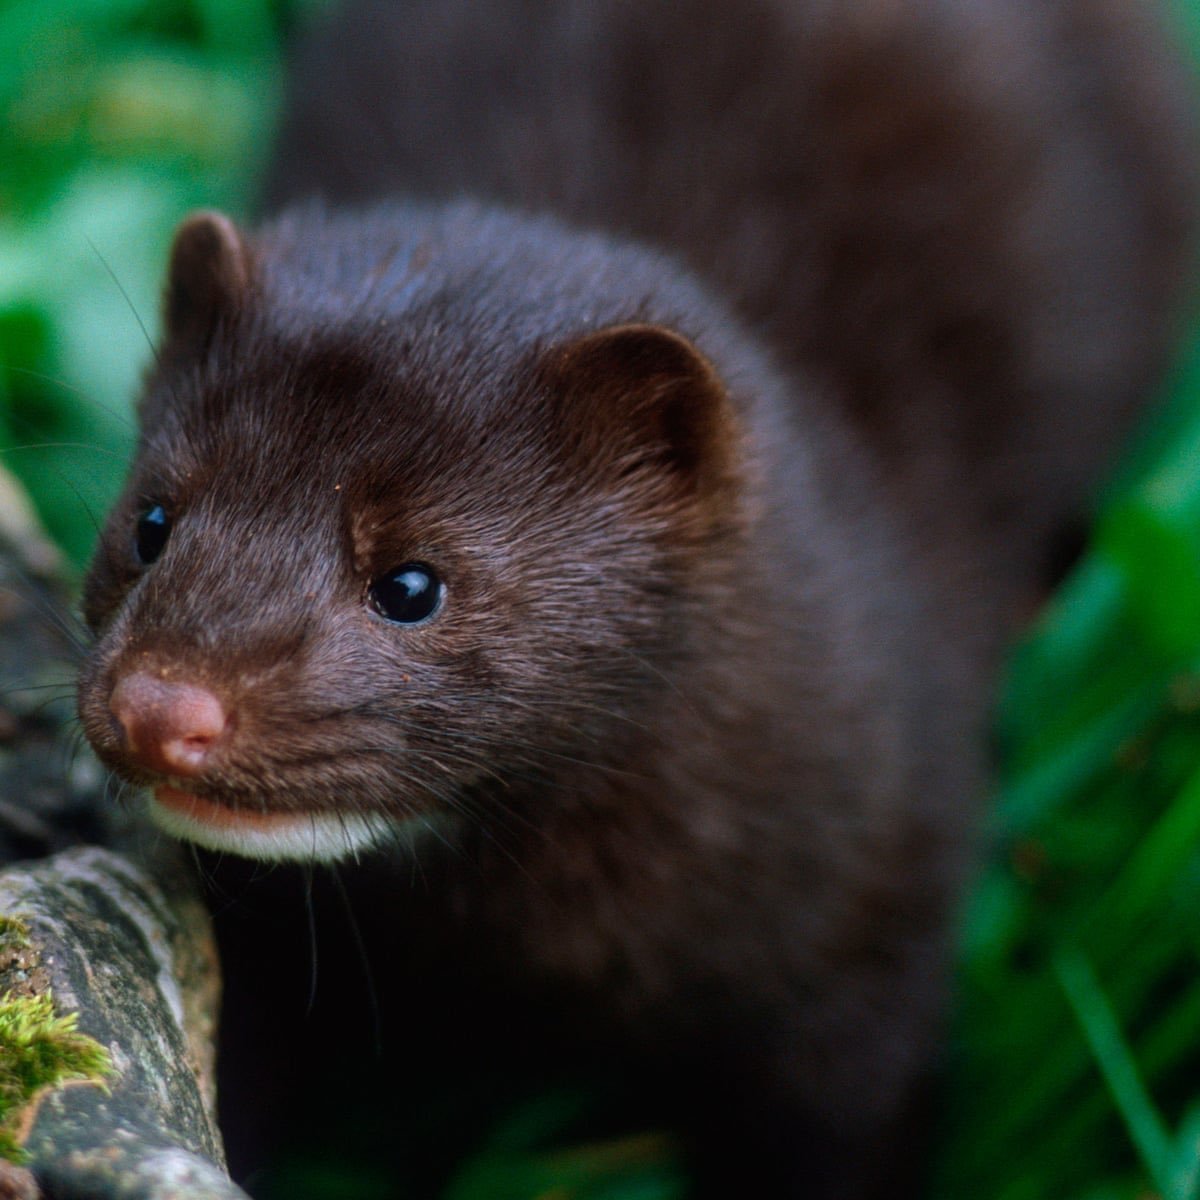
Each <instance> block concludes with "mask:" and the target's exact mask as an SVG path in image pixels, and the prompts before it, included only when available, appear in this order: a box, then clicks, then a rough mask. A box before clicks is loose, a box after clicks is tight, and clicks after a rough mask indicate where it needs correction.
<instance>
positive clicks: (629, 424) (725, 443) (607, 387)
mask: <svg viewBox="0 0 1200 1200" xmlns="http://www.w3.org/2000/svg"><path fill="white" fill-rule="evenodd" d="M547 366H548V368H549V375H550V382H551V386H552V387H553V388H554V389H555V390H556V392H557V394H558V398H559V404H558V407H557V411H558V413H559V430H558V432H559V434H560V435H565V438H566V443H567V444H568V445H570V446H571V447H572V448H573V449H574V451H575V452H576V453H577V454H578V455H579V460H580V464H581V467H583V468H584V469H586V468H587V467H589V466H591V467H595V466H599V467H601V468H603V469H604V470H605V471H606V472H612V471H614V470H615V471H616V472H617V473H619V475H620V476H621V477H623V478H627V479H628V480H629V481H630V483H631V484H632V483H634V482H635V481H637V480H638V478H639V477H640V479H641V481H644V483H645V484H646V485H647V486H648V487H650V488H652V489H654V490H658V491H661V489H662V485H664V484H665V485H667V486H668V487H669V488H670V490H671V491H672V492H674V493H675V494H676V495H679V496H687V497H690V498H692V499H696V500H706V499H715V498H717V497H718V496H722V495H724V494H726V493H727V492H728V491H729V489H730V488H731V487H733V486H734V484H735V468H734V464H735V461H736V459H737V445H736V443H737V423H736V422H735V421H734V418H733V413H732V410H731V407H730V402H729V397H728V395H727V394H726V391H725V387H724V385H723V384H722V382H721V380H720V378H719V377H718V376H717V373H716V371H715V370H714V369H713V367H712V364H711V363H709V361H708V360H707V359H706V358H705V357H704V356H703V355H702V354H701V353H700V351H699V350H697V349H696V347H695V346H694V345H693V344H692V343H691V342H690V341H689V340H688V339H687V338H685V337H683V336H681V335H680V334H678V333H675V332H674V331H673V330H670V329H666V328H664V327H662V326H660V325H641V324H635V325H614V326H610V327H609V328H607V329H602V330H599V331H598V332H596V333H589V334H585V335H584V336H583V337H580V338H578V339H576V340H574V341H572V342H568V343H567V344H566V345H564V346H560V347H558V348H557V349H556V350H554V351H552V352H551V354H550V356H549V361H548V363H547Z"/></svg>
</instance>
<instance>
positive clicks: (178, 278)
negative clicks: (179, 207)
mask: <svg viewBox="0 0 1200 1200" xmlns="http://www.w3.org/2000/svg"><path fill="white" fill-rule="evenodd" d="M250 273H251V260H250V251H249V248H248V246H247V245H246V241H245V239H244V238H243V237H242V234H241V231H240V230H239V229H238V227H237V226H236V225H235V224H234V223H233V222H232V221H231V220H230V219H229V218H228V217H227V216H225V215H224V213H219V212H196V213H192V215H191V216H189V217H187V218H185V220H184V222H183V224H182V225H180V226H179V228H178V229H177V230H176V231H175V241H174V242H173V243H172V246H171V262H170V267H169V268H168V270H167V287H166V295H165V297H164V300H163V323H164V327H165V330H166V337H167V342H168V344H174V345H176V346H180V347H183V348H186V349H189V350H202V349H203V348H204V346H205V345H207V343H208V340H209V338H210V336H211V335H212V331H213V327H214V326H215V325H216V323H217V320H218V318H219V317H220V316H221V315H222V314H224V313H229V312H232V311H236V309H237V308H238V307H240V306H241V304H242V302H243V300H244V298H245V295H246V292H247V290H248V288H249V286H250Z"/></svg>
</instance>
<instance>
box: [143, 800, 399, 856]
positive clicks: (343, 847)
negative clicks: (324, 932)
mask: <svg viewBox="0 0 1200 1200" xmlns="http://www.w3.org/2000/svg"><path fill="white" fill-rule="evenodd" d="M149 807H150V816H151V818H152V819H153V821H154V823H155V824H156V825H157V826H158V827H159V828H160V829H162V830H163V831H164V832H166V833H169V834H170V835H171V836H172V837H177V838H181V839H182V840H184V841H187V842H194V843H195V844H196V845H197V846H203V847H204V848H205V849H206V850H223V851H225V852H227V853H229V854H238V855H241V856H242V857H243V858H256V859H261V860H263V861H267V862H337V861H338V860H339V859H344V858H351V857H354V856H355V855H357V854H359V853H360V852H361V851H364V850H369V849H370V848H371V847H373V846H377V845H379V844H380V843H382V842H386V841H389V840H392V839H394V838H395V836H396V832H397V830H396V824H395V823H393V822H392V821H391V820H389V819H388V818H387V817H385V816H382V815H380V814H370V815H364V814H358V813H301V814H297V815H291V814H286V813H280V814H277V815H274V814H273V815H271V816H270V818H269V819H266V820H264V819H263V817H262V816H261V815H257V814H256V818H257V819H255V820H254V821H252V822H251V821H247V822H245V823H239V822H236V821H234V822H230V823H228V824H223V825H214V824H212V823H211V822H209V821H205V820H201V819H200V818H198V817H193V816H188V815H187V813H185V812H183V811H181V810H180V809H178V808H175V807H171V808H168V807H166V806H165V805H162V804H160V803H159V802H158V801H157V800H156V799H155V798H154V797H153V796H151V797H150V805H149Z"/></svg>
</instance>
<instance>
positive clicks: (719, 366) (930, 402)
mask: <svg viewBox="0 0 1200 1200" xmlns="http://www.w3.org/2000/svg"><path fill="white" fill-rule="evenodd" d="M1193 132H1194V131H1193V125H1192V121H1191V111H1190V106H1189V103H1188V97H1187V94H1186V88H1185V82H1184V79H1183V76H1182V73H1181V72H1180V70H1179V69H1178V67H1177V66H1176V64H1175V63H1174V62H1173V61H1172V60H1171V58H1170V55H1169V54H1168V53H1167V52H1166V50H1165V49H1164V46H1163V44H1162V37H1161V34H1160V32H1159V30H1158V29H1157V26H1156V23H1155V21H1154V19H1153V14H1152V13H1151V12H1150V11H1149V10H1148V8H1147V7H1146V6H1145V5H1140V4H1135V3H1129V2H1128V0H1123V2H1122V3H1115V2H1109V0H1057V2H1054V3H1046V4H1039V5H1027V4H1024V3H1018V2H1017V0H991V2H989V3H970V4H964V3H959V2H953V3H952V2H950V0H945V2H942V0H922V2H921V3H913V4H891V3H882V2H879V3H876V2H874V0H872V2H870V3H862V4H855V5H839V4H830V3H825V2H820V0H810V2H808V3H798V2H793V3H782V2H768V0H748V2H747V3H745V4H743V5H740V6H736V7H735V6H731V5H730V4H727V3H725V4H717V3H714V2H713V0H684V2H683V3H675V4H666V3H657V2H650V0H639V2H637V3H630V2H624V0H592V2H589V3H584V2H582V0H566V2H559V3H554V4H550V3H545V2H539V0H519V2H518V0H507V2H505V3H500V4H489V5H488V6H487V8H486V12H485V11H484V10H482V9H481V8H480V6H478V5H471V4H468V3H466V2H465V0H437V2H436V3H434V2H428V3H425V2H414V3H383V2H382V0H376V2H373V3H366V2H360V3H355V4H351V5H349V6H348V7H347V8H345V9H344V10H341V11H340V12H338V13H336V14H335V15H334V16H333V17H332V18H330V19H329V21H328V22H327V23H326V25H325V26H324V27H322V28H321V29H319V30H318V31H317V32H316V33H314V35H313V37H312V38H311V40H310V41H309V42H308V43H307V45H306V46H305V47H304V48H302V49H301V51H300V54H299V56H298V58H297V64H296V67H295V69H294V72H293V83H292V90H291V100H290V102H289V105H288V109H287V115H286V118H285V122H284V129H283V133H282V136H281V141H280V148H279V151H278V155H277V158H276V162H275V166H274V168H273V171H272V173H271V175H270V179H269V183H268V188H267V191H268V196H269V207H270V208H271V209H272V210H275V209H279V210H280V211H279V215H277V216H275V217H273V218H271V219H270V220H268V221H267V222H266V223H265V224H264V225H262V226H261V227H260V228H259V229H258V230H257V231H256V232H254V233H253V234H245V233H243V232H241V231H239V230H238V229H237V228H235V227H234V226H233V225H232V224H231V223H230V222H229V221H227V220H226V219H225V218H223V217H218V216H213V215H200V216H197V217H194V218H192V219H191V220H190V221H189V222H188V223H187V224H185V225H184V227H183V228H182V229H181V230H180V233H179V235H178V237H177V239H176V243H175V248H174V252H173V258H172V264H171V269H170V273H169V279H168V286H167V300H166V332H165V336H164V340H163V345H162V350H161V354H160V360H159V362H158V363H157V364H156V366H155V367H154V368H153V369H152V370H151V372H150V376H149V379H148V382H147V386H146V392H145V396H144V399H143V401H142V409H141V416H142V438H141V442H140V445H139V448H138V453H137V457H136V459H135V462H134V465H133V469H132V474H131V477H130V482H129V485H128V488H127V489H126V492H125V495H124V497H123V498H122V500H121V501H120V502H119V504H118V505H117V508H116V509H115V511H114V513H113V515H112V516H111V518H110V520H109V523H108V526H107V528H106V531H105V535H104V538H103V540H102V544H101V547H100V550H99V552H98V554H97V558H96V561H95V564H94V566H93V568H92V572H91V574H90V576H89V579H88V585H87V591H86V601H85V611H86V615H87V619H88V621H89V623H90V625H91V626H92V628H93V629H95V630H96V632H97V635H98V636H97V644H96V648H95V651H94V652H93V654H92V656H91V659H90V661H89V663H88V666H87V668H86V670H85V672H84V676H83V680H82V683H81V689H80V712H81V714H82V716H83V720H84V723H85V727H86V729H87V732H88V735H89V737H90V738H91V740H92V742H93V744H94V746H95V747H96V749H97V751H98V752H99V754H100V755H101V757H102V758H103V759H104V760H105V761H106V762H108V763H109V764H110V765H111V766H113V767H114V768H115V769H116V770H117V771H118V772H120V773H121V774H122V775H124V776H125V777H126V778H128V779H130V780H132V781H134V782H137V783H143V784H146V785H147V786H149V787H150V788H152V789H153V791H154V796H155V799H154V800H153V802H152V806H151V807H152V812H153V814H154V815H155V817H156V818H157V819H158V820H159V821H160V822H161V823H162V824H163V825H164V826H165V827H166V828H168V829H169V830H172V831H173V832H177V833H180V834H182V835H183V836H186V837H190V838H192V839H193V840H195V841H198V842H199V843H201V844H202V845H207V846H210V847H213V848H216V849H222V850H234V851H239V852H244V853H251V854H254V855H257V856H260V857H266V858H283V859H304V858H317V859H320V858H338V857H346V856H351V857H352V856H356V855H359V854H364V855H367V857H368V858H369V859H370V860H371V861H369V862H367V863H364V864H363V865H362V867H361V869H360V873H361V875H362V877H363V878H364V879H366V878H368V877H369V878H370V879H371V881H372V886H376V887H379V886H381V887H382V891H381V893H380V894H381V895H383V897H384V899H383V900H382V901H380V904H382V905H383V911H384V912H385V913H387V914H394V916H385V917H383V918H381V923H382V925H383V929H382V931H376V933H377V934H378V936H380V937H382V938H383V939H384V940H385V941H386V940H387V939H388V938H389V937H390V938H392V939H394V942H393V947H392V949H393V952H394V953H399V952H400V951H399V949H398V948H399V947H401V946H402V947H403V953H404V954H405V955H407V954H409V953H410V950H409V947H410V945H411V943H410V941H409V940H408V939H410V938H413V937H415V936H416V934H415V933H414V931H413V930H412V929H411V928H410V926H414V925H415V926H419V927H420V931H421V932H422V933H424V934H425V935H427V937H428V938H429V940H430V941H431V942H432V943H433V945H434V947H435V951H436V950H438V949H440V950H442V951H443V953H444V954H445V955H446V956H447V957H453V956H460V957H467V958H469V959H470V961H471V964H472V970H473V971H475V972H476V974H477V977H478V979H479V980H482V981H484V982H483V983H481V984H480V985H479V986H486V987H488V988H489V989H491V990H490V991H488V992H487V993H485V994H487V995H489V996H490V995H492V994H496V995H503V994H505V993H506V992H507V993H508V994H509V995H511V996H517V997H520V998H521V1001H522V1003H525V1002H526V1001H528V1003H530V1004H535V1005H536V1004H542V1005H544V1006H545V1010H544V1011H547V1012H552V1013H554V1014H555V1015H556V1018H561V1024H562V1025H563V1027H564V1028H565V1029H566V1030H567V1031H568V1033H569V1032H570V1030H571V1029H574V1030H575V1032H576V1034H577V1035H578V1033H579V1031H580V1030H586V1031H587V1035H588V1038H589V1039H591V1040H594V1041H597V1042H603V1044H605V1045H610V1044H611V1045H617V1046H623V1047H624V1048H625V1050H626V1051H627V1052H628V1053H629V1054H630V1055H631V1057H632V1058H635V1059H637V1060H639V1061H641V1062H643V1063H650V1064H654V1065H655V1066H657V1067H660V1068H662V1069H663V1070H665V1071H666V1072H667V1073H668V1074H670V1075H671V1076H672V1077H673V1078H674V1079H676V1080H677V1081H678V1082H680V1083H681V1084H682V1086H681V1087H680V1088H679V1089H678V1090H679V1092H680V1093H684V1094H690V1095H691V1096H692V1097H693V1098H695V1097H699V1100H698V1102H695V1103H693V1104H690V1105H688V1104H681V1105H680V1107H679V1110H678V1111H679V1112H680V1113H682V1114H683V1116H682V1117H681V1120H682V1123H683V1125H684V1127H685V1128H688V1129H691V1130H692V1131H693V1132H695V1131H697V1130H699V1131H700V1132H701V1134H702V1135H704V1136H702V1137H701V1138H699V1139H697V1140H698V1141H705V1140H707V1144H708V1145H709V1148H710V1150H711V1147H712V1146H713V1145H718V1146H719V1147H720V1148H721V1149H720V1153H716V1154H710V1155H709V1157H708V1158H705V1157H704V1156H703V1155H701V1157H700V1158H699V1159H698V1162H700V1164H701V1167H700V1172H701V1174H702V1175H703V1177H704V1178H705V1179H706V1180H708V1181H709V1182H711V1183H713V1185H714V1188H716V1187H717V1186H719V1185H718V1183H717V1181H719V1180H720V1179H722V1174H721V1171H722V1164H723V1163H725V1164H728V1161H729V1159H730V1158H731V1157H733V1156H734V1155H737V1156H740V1157H739V1162H738V1166H737V1168H736V1170H737V1171H740V1172H741V1175H742V1177H743V1178H744V1177H745V1172H746V1171H747V1169H750V1170H757V1171H759V1172H760V1178H759V1179H758V1180H756V1181H755V1182H756V1183H759V1184H761V1185H762V1186H771V1187H778V1188H783V1189H790V1191H791V1192H792V1193H797V1194H805V1195H814V1196H836V1195H846V1196H857V1195H862V1194H865V1193H866V1192H867V1191H868V1190H869V1189H870V1188H871V1187H873V1186H874V1185H875V1184H877V1183H878V1182H879V1181H880V1179H882V1178H885V1177H886V1174H887V1172H888V1170H889V1169H890V1161H891V1157H890V1156H891V1155H892V1153H893V1150H894V1144H895V1139H896V1138H897V1136H898V1135H899V1131H900V1130H901V1129H903V1128H904V1120H905V1116H906V1114H907V1113H909V1112H910V1111H911V1109H912V1105H913V1101H914V1097H915V1096H916V1094H917V1093H918V1091H919V1089H920V1087H921V1086H922V1084H923V1083H924V1081H925V1079H926V1076H927V1074H928V1072H929V1069H930V1066H931V1064H932V1063H933V1061H934V1060H935V1057H936V1045H937V1040H938V1031H939V1028H940V1022H941V1019H942V1015H943V1008H944V1001H945V974H946V950H947V937H948V929H949V924H950V915H951V913H952V911H953V908H954V904H955V900H956V897H957V896H958V894H959V890H960V887H961V884H962V880H963V877H964V874H965V872H966V870H967V867H968V864H969V861H970V857H971V845H972V838H971V827H972V824H973V818H972V813H973V811H974V809H975V802H976V801H977V799H978V797H979V794H980V791H981V784H982V777H983V772H982V752H981V740H982V739H981V732H982V723H983V719H984V716H985V713H986V708H987V703H988V696H989V684H990V679H991V676H992V673H993V670H994V667H995V661H996V655H997V651H998V648H999V646H1000V645H1001V644H1002V642H1003V638H1004V636H1005V633H1006V631H1007V630H1008V629H1009V627H1010V626H1011V616H1012V614H1013V613H1014V612H1017V611H1020V610H1021V609H1023V608H1024V607H1025V606H1026V605H1027V604H1028V603H1029V602H1030V600H1031V598H1032V597H1035V596H1036V595H1037V593H1038V591H1039V589H1040V588H1041V587H1043V586H1044V584H1045V574H1046V569H1047V564H1048V563H1049V562H1050V561H1051V556H1052V554H1053V552H1054V550H1055V547H1056V546H1057V545H1058V544H1059V538H1060V537H1061V535H1062V533H1063V531H1064V530H1066V529H1069V527H1070V525H1071V522H1072V521H1073V520H1075V519H1076V518H1077V517H1078V515H1079V513H1080V512H1081V510H1082V506H1083V504H1084V501H1085V498H1086V495H1087V489H1088V488H1089V486H1091V485H1092V484H1093V483H1094V481H1095V479H1096V478H1097V473H1098V471H1099V470H1100V469H1101V468H1102V466H1103V465H1104V464H1105V463H1106V462H1107V461H1108V460H1109V458H1110V456H1111V453H1112V451H1113V449H1114V447H1115V445H1116V444H1117V441H1118V439H1119V437H1120V436H1121V434H1122V433H1123V432H1124V431H1125V430H1126V428H1127V427H1128V424H1129V421H1130V418H1131V416H1132V414H1133V413H1134V412H1135V411H1136V409H1137V408H1138V407H1139V405H1140V404H1141V403H1142V402H1143V401H1144V399H1145V397H1146V394H1147V392H1148V390H1149V389H1150V388H1151V387H1152V385H1153V383H1154V381H1155V379H1156V377H1157V375H1158V373H1159V371H1160V369H1161V366H1162V362H1163V358H1164V354H1165V351H1166V348H1167V347H1168V345H1169V337H1170V333H1171V330H1172V327H1173V318H1174V317H1175V315H1176V311H1177V308H1178V305H1179V294H1180V288H1181V280H1182V279H1183V277H1184V274H1185V268H1186V267H1187V265H1188V260H1189V254H1190V247H1191V236H1192V232H1193V226H1194V207H1195V206H1194V201H1195V174H1194V171H1195V161H1194V145H1193ZM402 196H414V197H417V199H415V200H403V199H401V197H402ZM297 201H299V203H296V202H297ZM509 206H511V207H509ZM589 230H600V231H602V232H589ZM638 242H641V243H642V245H638ZM648 246H652V247H657V248H656V249H652V248H647V247H648ZM664 251H665V252H667V253H669V254H670V255H672V256H674V258H669V257H665V256H664V254H663V252H664ZM689 272H690V273H691V274H689ZM427 826H428V827H429V828H428V829H427V831H426V832H427V833H428V834H429V836H427V837H424V838H419V839H418V844H416V845H415V846H412V847H409V848H407V849H406V848H404V847H403V846H402V845H401V843H404V842H406V841H407V840H409V839H411V838H412V837H414V836H416V835H417V834H419V833H420V832H421V831H422V829H424V828H425V827H427ZM414 860H415V861H416V862H417V864H418V865H419V867H420V869H421V870H422V871H423V872H427V874H428V881H427V885H426V886H425V887H424V888H418V889H417V890H418V891H419V892H420V893H421V895H420V896H417V897H414V896H413V895H411V894H410V893H411V892H412V890H413V889H412V888H411V886H410V880H411V878H412V875H413V866H412V863H413V861H414ZM380 880H382V885H380ZM364 886H365V884H364ZM414 912H415V913H419V914H420V916H419V919H413V918H412V916H411V915H409V916H404V915H401V914H405V913H408V914H411V913H414ZM400 926H404V932H403V934H401V932H400V928H399V927H400ZM412 952H413V953H416V951H412ZM460 965H461V964H460ZM236 969H237V968H236V966H235V968H234V970H235V971H236ZM473 978H475V976H473ZM239 986H240V987H241V989H242V990H241V991H238V990H237V989H238V988H239ZM473 986H474V985H473ZM231 987H232V988H233V989H234V992H235V995H237V996H239V997H240V996H242V995H243V994H244V993H248V992H250V991H251V990H253V989H251V988H249V987H247V986H246V985H245V984H241V985H239V983H238V982H237V981H236V980H234V981H232V982H231ZM384 994H385V996H387V995H389V993H387V992H386V990H385V993H384ZM491 1004H492V1001H490V1000H489V1001H487V1002H486V1004H484V1003H481V1004H480V1006H479V1007H480V1008H483V1007H490V1006H491ZM384 1011H385V1016H386V1015H388V1014H389V1013H390V1012H391V1009H390V1008H389V1007H388V1005H387V1004H385V1009H384ZM538 1011H543V1010H542V1009H539V1010H538ZM713 1131H717V1132H716V1134H714V1133H713ZM747 1164H752V1165H751V1166H750V1167H748V1166H747Z"/></svg>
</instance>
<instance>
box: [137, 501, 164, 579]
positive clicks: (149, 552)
mask: <svg viewBox="0 0 1200 1200" xmlns="http://www.w3.org/2000/svg"><path fill="white" fill-rule="evenodd" d="M170 536H171V521H170V518H169V517H168V516H167V510H166V509H165V508H163V506H162V505H161V504H155V505H153V506H152V507H151V508H148V509H147V510H146V511H145V512H144V513H142V515H141V516H140V517H138V522H137V530H136V532H135V535H134V542H133V547H134V550H135V551H136V552H137V556H138V559H139V560H140V561H141V562H142V563H144V564H145V565H146V566H149V565H150V564H151V563H152V562H153V561H154V560H155V559H156V558H157V557H158V556H159V555H160V554H161V553H162V552H163V547H164V546H165V545H166V544H167V538H169V537H170Z"/></svg>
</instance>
